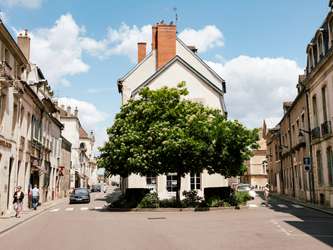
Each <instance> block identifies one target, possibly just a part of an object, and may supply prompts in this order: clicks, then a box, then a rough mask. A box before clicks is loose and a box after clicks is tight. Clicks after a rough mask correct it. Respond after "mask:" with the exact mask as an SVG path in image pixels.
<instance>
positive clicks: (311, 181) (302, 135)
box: [298, 129, 316, 203]
mask: <svg viewBox="0 0 333 250" xmlns="http://www.w3.org/2000/svg"><path fill="white" fill-rule="evenodd" d="M303 133H306V134H308V136H309V150H310V153H309V155H310V162H309V163H310V164H309V165H308V166H310V167H309V169H308V170H307V172H308V177H309V182H310V183H309V188H310V200H311V202H312V203H315V197H316V196H315V190H314V174H313V163H312V159H313V158H312V144H311V131H309V130H305V129H299V134H298V137H299V138H301V137H303V138H304V134H303ZM303 164H304V162H303ZM304 167H305V166H304Z"/></svg>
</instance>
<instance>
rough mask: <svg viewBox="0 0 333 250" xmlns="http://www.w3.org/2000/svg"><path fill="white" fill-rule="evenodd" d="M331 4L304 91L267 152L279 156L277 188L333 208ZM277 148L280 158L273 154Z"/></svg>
mask: <svg viewBox="0 0 333 250" xmlns="http://www.w3.org/2000/svg"><path fill="white" fill-rule="evenodd" d="M329 7H330V8H331V10H330V11H329V13H328V14H327V16H326V17H325V19H324V22H323V23H322V25H321V26H320V27H319V28H318V29H317V31H316V32H315V35H314V37H313V38H312V39H311V41H310V43H309V44H308V46H307V48H306V53H307V66H306V69H305V74H304V75H301V76H300V77H299V82H298V84H297V89H298V95H297V97H296V99H295V100H294V101H293V102H291V103H290V105H287V106H286V107H285V114H284V116H283V118H282V120H281V122H280V123H279V125H278V126H277V127H276V128H275V129H273V130H270V132H269V136H268V137H269V140H268V142H267V146H268V150H267V153H268V155H272V156H273V157H272V159H271V160H270V161H269V171H270V174H269V176H270V182H271V184H272V186H273V190H276V191H278V192H279V193H284V194H286V195H289V196H292V197H295V198H296V199H299V200H304V201H311V202H315V203H319V204H321V205H324V206H327V207H333V151H332V147H333V133H332V124H331V123H332V118H333V95H332V93H333V60H332V59H333V11H332V7H333V1H329ZM274 147H277V148H278V149H277V153H276V155H278V156H279V160H277V158H276V157H274V153H273V154H271V151H274ZM305 163H307V164H305ZM309 163H311V164H309ZM279 165H280V167H279ZM277 176H279V178H277Z"/></svg>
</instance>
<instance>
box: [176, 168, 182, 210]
mask: <svg viewBox="0 0 333 250" xmlns="http://www.w3.org/2000/svg"><path fill="white" fill-rule="evenodd" d="M181 178H182V176H181V173H179V172H177V192H176V201H177V205H178V207H181V203H180V188H181Z"/></svg>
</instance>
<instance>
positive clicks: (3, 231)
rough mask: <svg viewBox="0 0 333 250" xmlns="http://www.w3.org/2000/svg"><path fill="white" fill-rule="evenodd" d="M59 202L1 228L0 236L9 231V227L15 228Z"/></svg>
mask: <svg viewBox="0 0 333 250" xmlns="http://www.w3.org/2000/svg"><path fill="white" fill-rule="evenodd" d="M59 203H61V202H59ZM59 203H55V204H53V205H50V206H48V207H45V208H44V209H43V210H40V211H38V212H36V213H35V214H33V215H31V216H30V217H27V218H25V219H23V220H22V221H20V222H18V223H16V224H13V225H11V226H9V227H7V228H5V229H3V230H2V231H0V236H1V235H3V234H4V233H6V232H8V231H10V230H11V229H13V228H15V227H17V226H19V225H21V224H23V223H25V222H27V221H29V220H30V219H33V218H35V217H36V216H37V215H41V214H42V213H44V212H46V210H48V209H49V208H52V207H54V206H57V205H58V204H59Z"/></svg>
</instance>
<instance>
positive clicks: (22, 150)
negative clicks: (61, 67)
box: [0, 20, 67, 216]
mask: <svg viewBox="0 0 333 250" xmlns="http://www.w3.org/2000/svg"><path fill="white" fill-rule="evenodd" d="M29 53H30V37H29V35H28V33H27V31H24V32H23V33H20V34H19V36H18V38H17V43H16V42H15V40H14V39H13V38H12V36H11V35H10V33H9V32H8V30H7V29H6V27H5V26H4V24H3V23H2V21H1V20H0V60H1V62H0V216H9V215H10V214H11V213H13V208H12V197H13V193H14V191H15V187H16V186H21V187H22V191H23V192H24V194H25V199H24V209H27V208H28V207H29V205H30V201H31V196H30V195H29V194H30V192H29V191H30V190H31V188H32V186H34V185H37V186H38V187H39V189H40V202H47V201H50V200H53V199H56V198H58V197H59V196H58V193H64V192H67V191H66V190H63V189H62V187H63V186H59V181H60V179H61V175H62V173H63V172H62V171H61V166H60V160H61V145H62V137H61V131H62V129H63V124H61V123H60V121H59V118H60V114H59V110H58V108H57V105H56V103H55V101H54V100H53V92H52V90H51V88H50V86H49V84H48V82H47V80H46V79H45V77H44V75H43V73H42V71H41V70H40V68H39V67H38V66H37V65H35V64H32V63H31V62H30V54H29Z"/></svg>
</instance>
